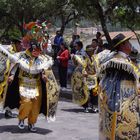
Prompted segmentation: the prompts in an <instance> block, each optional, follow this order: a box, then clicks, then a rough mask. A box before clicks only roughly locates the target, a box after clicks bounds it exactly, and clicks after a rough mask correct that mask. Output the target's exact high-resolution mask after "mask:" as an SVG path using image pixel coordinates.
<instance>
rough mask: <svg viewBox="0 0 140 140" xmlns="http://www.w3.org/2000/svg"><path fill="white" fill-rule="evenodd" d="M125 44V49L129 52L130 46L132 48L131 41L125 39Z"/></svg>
mask: <svg viewBox="0 0 140 140" xmlns="http://www.w3.org/2000/svg"><path fill="white" fill-rule="evenodd" d="M125 46H126V50H127V52H128V54H130V53H131V48H132V45H131V43H130V42H129V41H126V42H125Z"/></svg>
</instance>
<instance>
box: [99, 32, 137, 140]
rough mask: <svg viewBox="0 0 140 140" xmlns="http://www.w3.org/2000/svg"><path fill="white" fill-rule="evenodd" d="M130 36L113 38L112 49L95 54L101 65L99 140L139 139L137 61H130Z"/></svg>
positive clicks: (121, 35) (119, 35) (120, 35)
mask: <svg viewBox="0 0 140 140" xmlns="http://www.w3.org/2000/svg"><path fill="white" fill-rule="evenodd" d="M129 39H130V37H125V36H124V35H123V34H118V35H117V36H116V37H114V38H113V40H112V43H113V48H112V52H108V53H106V54H105V55H102V56H101V55H100V53H99V55H97V57H98V64H99V65H100V72H99V74H100V75H102V76H101V77H100V78H101V79H100V84H99V86H100V88H99V106H100V113H99V117H100V122H99V123H100V127H99V128H100V131H99V140H138V139H140V137H139V134H140V129H139V125H140V114H139V112H140V110H139V98H138V88H137V85H138V83H139V76H140V72H139V71H140V69H139V65H138V64H136V63H135V62H136V61H135V62H134V61H131V59H130V57H129V54H130V53H131V44H130V42H129Z"/></svg>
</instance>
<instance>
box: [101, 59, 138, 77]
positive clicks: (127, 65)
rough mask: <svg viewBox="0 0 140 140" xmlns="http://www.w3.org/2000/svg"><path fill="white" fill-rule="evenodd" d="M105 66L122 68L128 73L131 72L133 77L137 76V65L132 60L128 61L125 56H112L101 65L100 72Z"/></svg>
mask: <svg viewBox="0 0 140 140" xmlns="http://www.w3.org/2000/svg"><path fill="white" fill-rule="evenodd" d="M107 68H114V69H118V70H124V71H126V72H128V73H130V74H133V76H134V77H135V78H137V77H138V75H137V74H138V71H139V70H138V68H137V66H136V65H135V64H134V63H133V62H132V61H129V60H128V59H125V58H117V57H116V58H113V59H111V60H109V61H107V62H105V63H104V64H103V65H102V66H101V72H103V71H105V70H106V69H107Z"/></svg>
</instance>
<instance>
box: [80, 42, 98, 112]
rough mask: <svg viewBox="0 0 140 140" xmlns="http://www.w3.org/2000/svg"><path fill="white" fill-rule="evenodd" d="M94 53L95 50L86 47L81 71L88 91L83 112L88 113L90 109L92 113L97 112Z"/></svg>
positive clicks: (89, 46)
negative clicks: (83, 65)
mask: <svg viewBox="0 0 140 140" xmlns="http://www.w3.org/2000/svg"><path fill="white" fill-rule="evenodd" d="M94 51H95V49H94V48H93V47H92V46H91V45H88V46H87V47H86V54H87V55H86V56H85V62H86V63H85V64H86V65H85V67H84V69H83V72H82V73H83V76H84V77H85V78H84V79H85V83H86V84H87V87H88V91H89V93H88V94H89V98H88V100H87V102H86V103H85V104H84V105H83V107H84V108H85V112H89V109H90V108H91V109H92V111H93V112H94V113H96V112H98V96H97V89H98V83H97V76H96V71H95V66H94V61H95V60H94V56H93V54H94Z"/></svg>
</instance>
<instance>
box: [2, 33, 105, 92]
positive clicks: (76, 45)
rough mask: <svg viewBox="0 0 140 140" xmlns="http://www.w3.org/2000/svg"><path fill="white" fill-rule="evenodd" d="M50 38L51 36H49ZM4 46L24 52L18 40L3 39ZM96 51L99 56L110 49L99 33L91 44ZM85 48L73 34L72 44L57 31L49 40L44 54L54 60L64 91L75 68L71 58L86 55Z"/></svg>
mask: <svg viewBox="0 0 140 140" xmlns="http://www.w3.org/2000/svg"><path fill="white" fill-rule="evenodd" d="M48 38H49V36H48ZM1 43H2V44H12V46H13V48H12V49H13V50H14V52H19V51H22V50H23V48H22V47H21V45H22V42H21V40H20V39H19V38H18V39H12V40H10V39H8V38H6V37H3V38H2V39H1ZM90 45H91V46H92V47H93V48H94V49H95V51H94V53H95V54H97V53H99V52H101V51H102V50H103V49H105V48H108V45H107V44H103V41H102V34H101V33H100V32H97V34H96V37H95V38H93V39H92V40H91V44H90ZM84 48H85V46H83V42H82V41H81V39H80V35H78V34H73V35H72V39H71V42H70V43H69V44H68V43H66V42H65V39H64V38H63V35H62V34H61V31H56V35H55V37H54V39H53V40H52V41H50V39H48V47H47V48H44V53H45V54H49V55H51V56H52V57H53V59H54V64H55V65H56V66H57V68H58V74H59V81H60V86H61V89H62V90H67V78H68V77H70V76H71V74H72V72H73V71H74V68H75V66H74V65H73V63H72V61H71V57H72V56H73V55H74V54H79V55H85V54H86V52H85V49H84Z"/></svg>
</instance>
